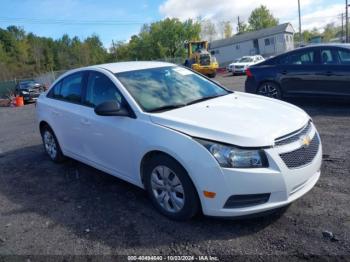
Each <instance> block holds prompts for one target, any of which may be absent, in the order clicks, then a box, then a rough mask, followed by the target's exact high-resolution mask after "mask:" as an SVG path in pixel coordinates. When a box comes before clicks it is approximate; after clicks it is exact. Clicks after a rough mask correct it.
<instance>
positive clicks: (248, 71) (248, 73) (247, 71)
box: [245, 68, 253, 77]
mask: <svg viewBox="0 0 350 262" xmlns="http://www.w3.org/2000/svg"><path fill="white" fill-rule="evenodd" d="M245 74H246V75H247V77H253V74H252V71H250V69H249V68H247V69H246V70H245Z"/></svg>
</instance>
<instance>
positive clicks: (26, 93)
mask: <svg viewBox="0 0 350 262" xmlns="http://www.w3.org/2000/svg"><path fill="white" fill-rule="evenodd" d="M21 93H22V94H23V95H28V94H29V92H27V91H21Z"/></svg>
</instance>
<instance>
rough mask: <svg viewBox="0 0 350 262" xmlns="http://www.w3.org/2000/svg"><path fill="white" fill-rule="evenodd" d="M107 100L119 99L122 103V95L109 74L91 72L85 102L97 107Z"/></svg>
mask: <svg viewBox="0 0 350 262" xmlns="http://www.w3.org/2000/svg"><path fill="white" fill-rule="evenodd" d="M107 101H118V102H119V103H122V95H121V94H120V93H119V90H118V89H117V87H116V86H115V85H114V83H113V82H112V81H111V80H110V79H109V78H108V77H107V76H105V75H103V74H101V73H98V72H90V73H89V78H88V84H87V88H86V96H85V104H86V105H88V106H91V107H95V106H97V105H99V104H101V103H103V102H107Z"/></svg>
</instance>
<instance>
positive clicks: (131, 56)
mask: <svg viewBox="0 0 350 262" xmlns="http://www.w3.org/2000/svg"><path fill="white" fill-rule="evenodd" d="M278 23H279V21H278V19H277V18H275V17H274V16H273V15H272V13H271V12H270V11H269V10H268V9H267V7H266V6H263V5H262V6H260V7H258V8H256V9H254V10H253V11H252V12H251V14H250V16H249V18H248V22H247V23H245V22H244V21H242V20H239V21H238V22H237V28H236V30H235V31H236V34H242V33H244V32H247V31H255V30H259V29H263V28H267V27H272V26H276V25H278ZM233 31H234V30H233V22H231V21H221V22H218V23H217V24H214V23H213V22H212V21H210V20H205V19H204V20H203V19H200V18H198V19H196V20H192V19H188V20H186V21H180V20H179V19H177V18H166V19H164V20H161V21H157V22H154V23H151V24H145V25H143V26H142V28H141V30H140V32H139V33H138V34H137V35H133V36H132V37H131V38H130V40H129V41H116V42H115V41H113V42H112V44H111V46H110V47H109V48H105V47H104V46H103V44H102V42H101V40H100V38H99V37H98V36H97V35H91V36H89V37H87V38H86V39H79V38H78V37H76V36H75V37H70V36H68V35H63V36H62V37H61V38H59V39H53V38H50V37H39V36H36V35H35V34H33V33H27V32H25V31H24V29H23V28H21V27H17V26H9V27H7V28H6V29H2V28H0V80H7V79H14V78H17V79H19V78H28V77H32V76H35V75H38V74H41V73H44V72H49V71H56V70H66V69H71V68H76V67H81V66H87V65H92V64H100V63H106V62H116V61H128V60H160V59H165V58H180V59H181V58H183V59H184V58H185V57H186V49H185V48H184V43H185V41H191V40H208V41H212V40H213V39H216V38H227V37H231V36H232V35H233V34H234V33H233ZM340 33H341V32H340V28H339V27H336V26H334V24H330V25H327V26H326V28H325V30H324V32H323V33H322V36H323V37H324V40H325V41H328V40H330V39H332V38H334V37H337V36H339V34H340ZM315 35H320V33H319V32H318V31H317V30H316V29H314V30H311V31H304V32H303V34H302V39H303V41H304V42H308V41H309V40H310V39H311V38H312V37H313V36H315ZM295 37H296V41H298V40H300V36H299V35H298V34H296V36H295Z"/></svg>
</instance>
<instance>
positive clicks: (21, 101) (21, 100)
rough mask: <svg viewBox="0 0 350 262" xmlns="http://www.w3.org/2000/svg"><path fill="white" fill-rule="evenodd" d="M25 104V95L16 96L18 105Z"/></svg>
mask: <svg viewBox="0 0 350 262" xmlns="http://www.w3.org/2000/svg"><path fill="white" fill-rule="evenodd" d="M20 106H24V100H23V96H16V107H20Z"/></svg>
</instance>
